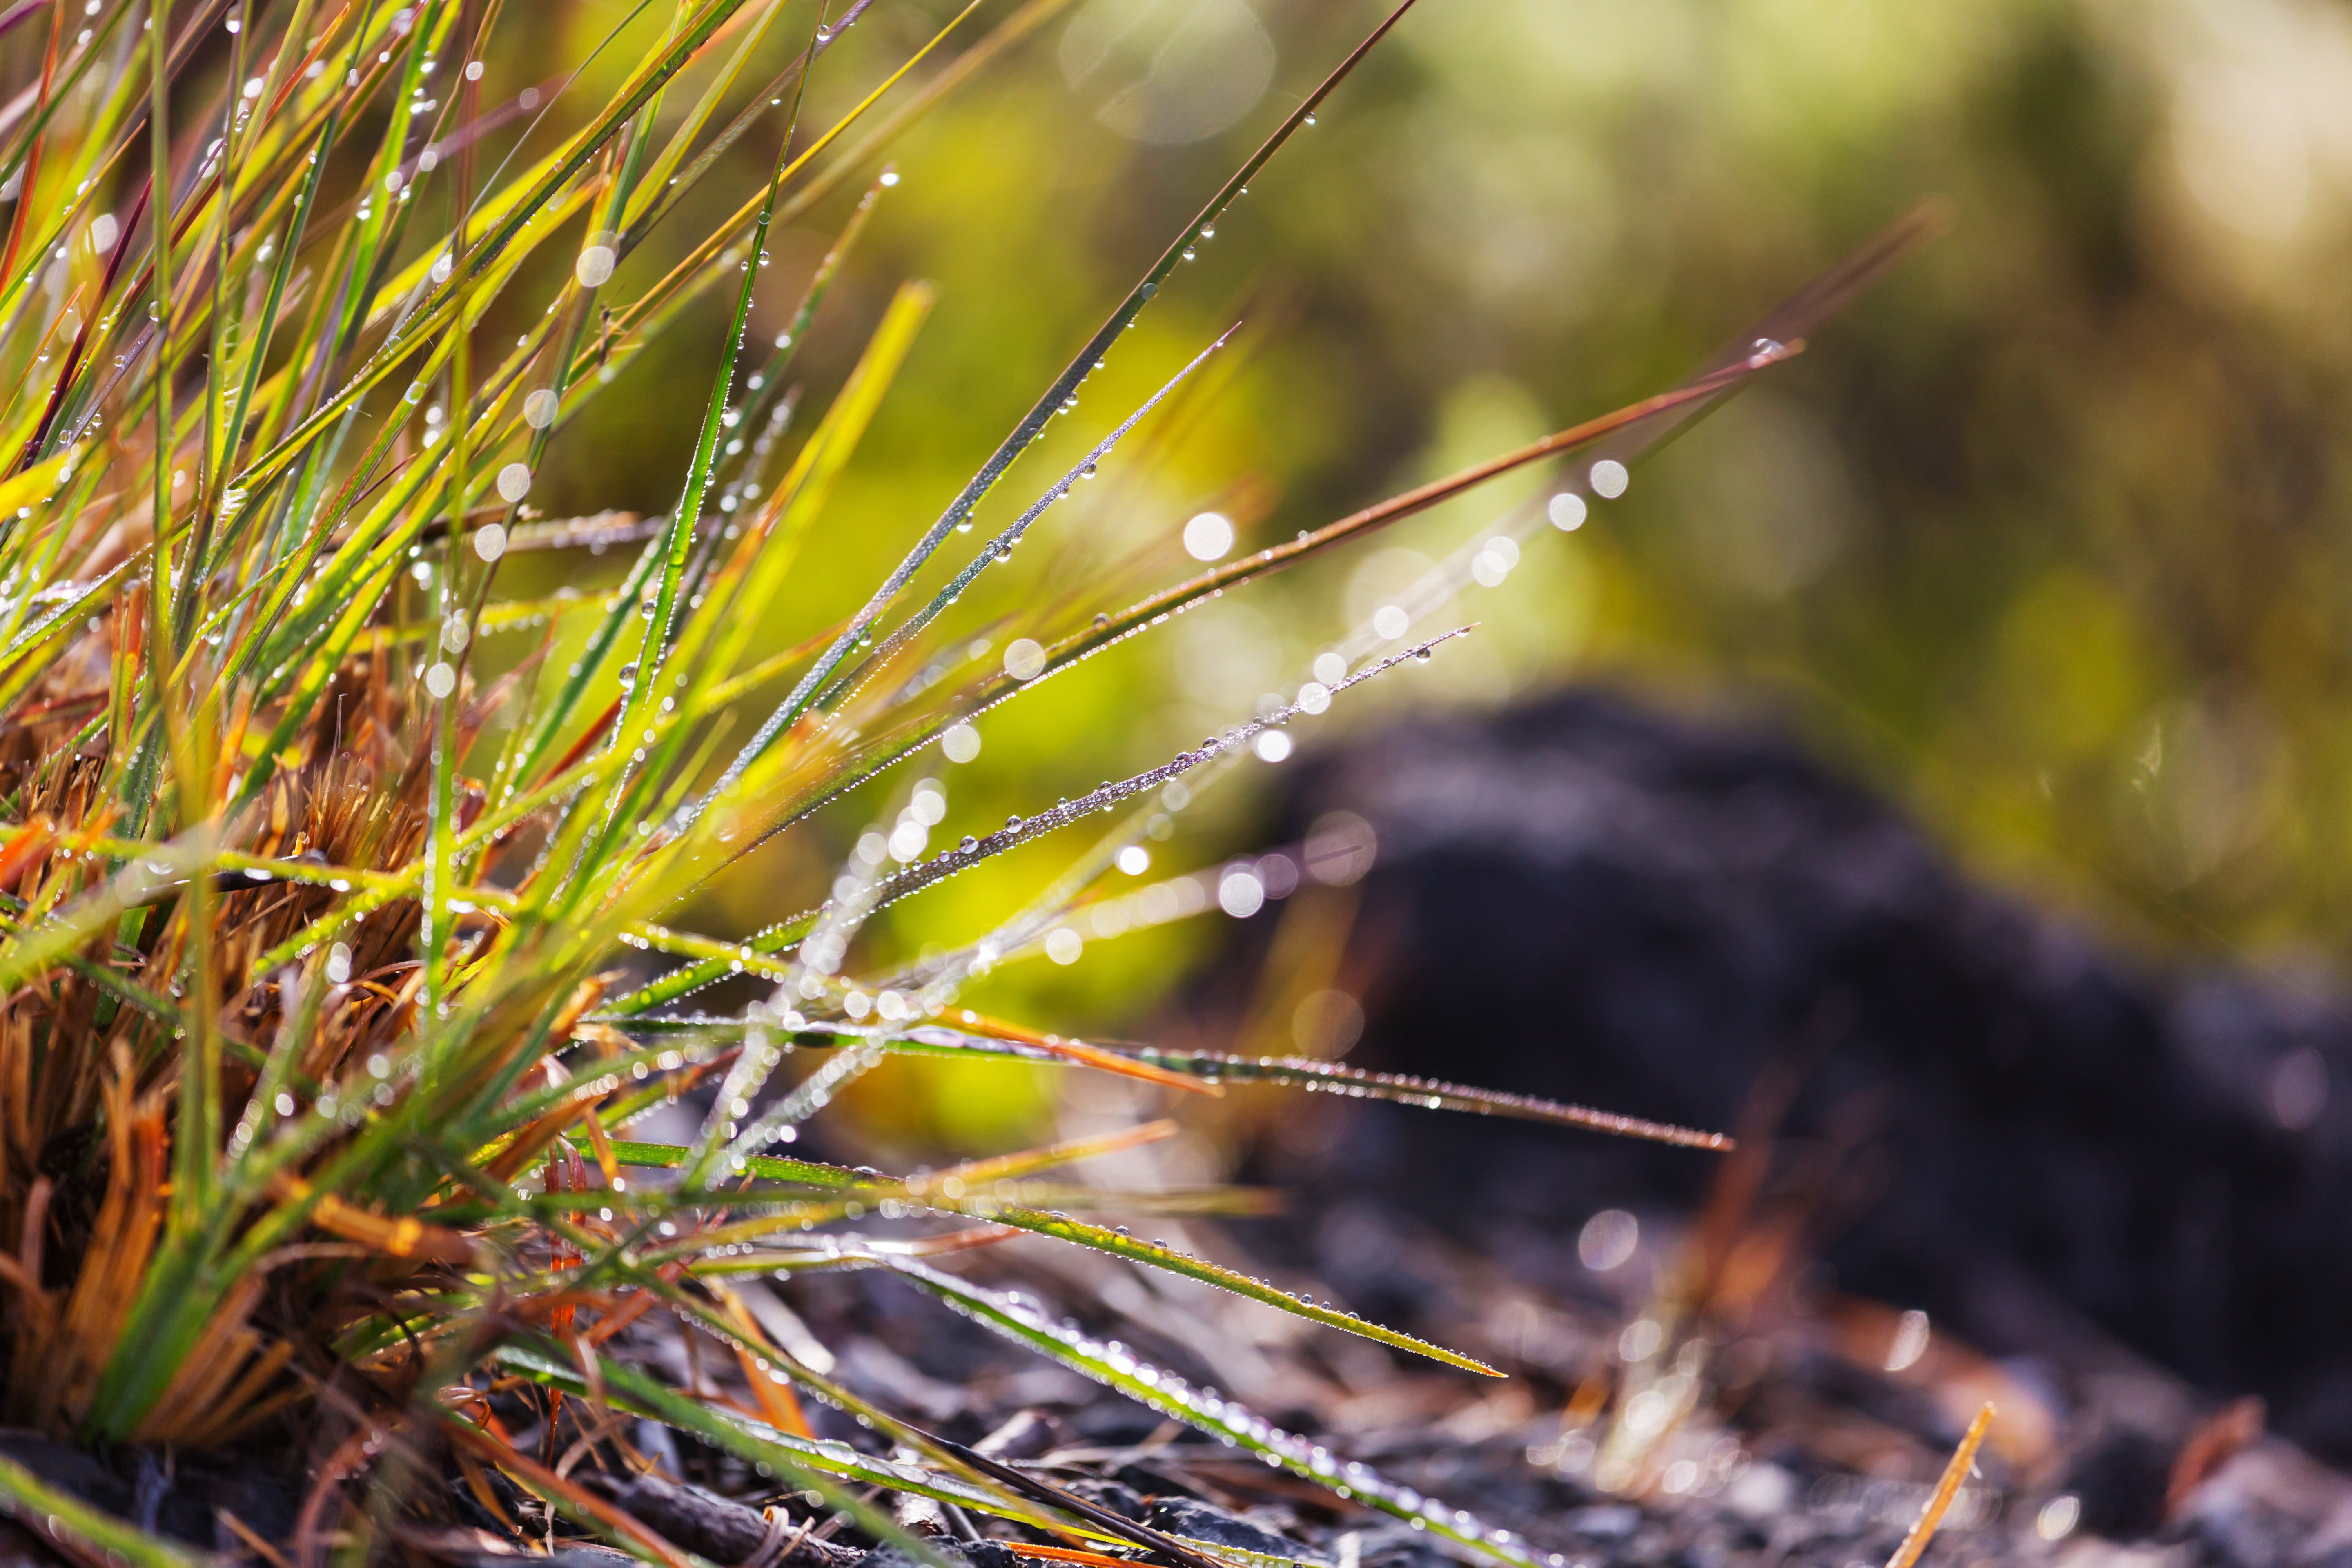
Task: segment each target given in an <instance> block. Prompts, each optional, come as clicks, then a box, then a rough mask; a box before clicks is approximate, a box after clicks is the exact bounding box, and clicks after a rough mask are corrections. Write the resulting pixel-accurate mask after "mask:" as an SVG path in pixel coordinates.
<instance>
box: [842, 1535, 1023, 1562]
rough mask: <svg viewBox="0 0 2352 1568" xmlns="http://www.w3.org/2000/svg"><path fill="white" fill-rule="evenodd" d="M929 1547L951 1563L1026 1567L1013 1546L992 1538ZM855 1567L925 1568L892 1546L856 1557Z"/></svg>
mask: <svg viewBox="0 0 2352 1568" xmlns="http://www.w3.org/2000/svg"><path fill="white" fill-rule="evenodd" d="M929 1545H930V1546H931V1548H932V1550H934V1551H936V1552H939V1554H940V1556H942V1557H944V1558H946V1559H947V1560H948V1561H949V1562H950V1563H959V1564H964V1565H966V1568H1025V1565H1024V1563H1022V1560H1021V1559H1020V1558H1019V1557H1018V1556H1017V1555H1015V1554H1014V1552H1013V1550H1012V1548H1010V1547H1008V1546H1005V1545H1003V1544H1002V1543H1000V1542H994V1541H947V1540H938V1541H933V1542H929ZM858 1568H925V1565H924V1564H922V1563H917V1562H916V1561H915V1560H914V1559H913V1558H912V1557H909V1556H908V1555H907V1554H906V1553H905V1552H901V1551H899V1550H898V1548H897V1547H895V1546H877V1547H876V1548H875V1549H874V1550H873V1551H871V1552H867V1553H866V1555H865V1556H864V1557H862V1558H860V1559H859V1560H858Z"/></svg>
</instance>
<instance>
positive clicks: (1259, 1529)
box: [1143, 1498, 1321, 1557]
mask: <svg viewBox="0 0 2352 1568" xmlns="http://www.w3.org/2000/svg"><path fill="white" fill-rule="evenodd" d="M1143 1522H1144V1523H1146V1524H1148V1525H1150V1526H1151V1527H1152V1528H1153V1529H1154V1530H1164V1531H1167V1532H1168V1533H1169V1534H1171V1535H1181V1536H1185V1537H1188V1538H1190V1539H1192V1540H1193V1541H1200V1542H1207V1543H1208V1544H1209V1545H1211V1546H1231V1547H1234V1548H1236V1549H1238V1550H1240V1551H1243V1552H1264V1553H1265V1554H1267V1555H1269V1556H1274V1557H1306V1556H1320V1555H1321V1553H1319V1552H1310V1551H1309V1549H1308V1548H1307V1547H1304V1546H1301V1545H1300V1544H1299V1543H1298V1542H1296V1541H1293V1540H1291V1539H1290V1538H1289V1537H1288V1536H1286V1535H1283V1534H1281V1533H1279V1532H1278V1531H1272V1530H1268V1529H1267V1528H1266V1527H1265V1526H1264V1525H1262V1524H1259V1523H1257V1522H1256V1521H1253V1520H1248V1519H1244V1518H1243V1517H1242V1516H1241V1515H1240V1514H1237V1513H1234V1512H1233V1511H1232V1510H1228V1509H1222V1508H1219V1507H1218V1506H1217V1505H1216V1504H1214V1503H1213V1502H1202V1501H1200V1500H1197V1499H1193V1498H1159V1499H1155V1500H1153V1502H1152V1504H1151V1508H1150V1511H1149V1512H1148V1513H1146V1514H1145V1515H1144V1520H1143Z"/></svg>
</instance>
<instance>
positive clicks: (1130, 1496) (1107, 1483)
mask: <svg viewBox="0 0 2352 1568" xmlns="http://www.w3.org/2000/svg"><path fill="white" fill-rule="evenodd" d="M1055 1485H1057V1486H1059V1487H1061V1488H1062V1489H1063V1490H1065V1491H1067V1492H1071V1493H1073V1494H1075V1495H1076V1496H1078V1497H1082V1498H1084V1499H1086V1500H1087V1501H1088V1502H1090V1503H1092V1504H1094V1505H1095V1506H1096V1507H1097V1508H1099V1509H1107V1510H1109V1511H1110V1512H1112V1513H1115V1514H1117V1515H1118V1516H1119V1517H1120V1518H1121V1519H1131V1520H1134V1521H1137V1522H1139V1523H1140V1522H1142V1521H1143V1519H1144V1517H1145V1514H1146V1513H1147V1511H1148V1510H1147V1508H1146V1505H1145V1503H1144V1500H1143V1498H1142V1496H1141V1495H1140V1494H1139V1493H1138V1492H1137V1491H1136V1489H1134V1488H1133V1487H1130V1486H1128V1485H1126V1484H1125V1483H1124V1482H1121V1481H1116V1480H1111V1479H1107V1478H1103V1477H1097V1476H1079V1477H1076V1478H1074V1479H1062V1478H1060V1477H1056V1478H1055Z"/></svg>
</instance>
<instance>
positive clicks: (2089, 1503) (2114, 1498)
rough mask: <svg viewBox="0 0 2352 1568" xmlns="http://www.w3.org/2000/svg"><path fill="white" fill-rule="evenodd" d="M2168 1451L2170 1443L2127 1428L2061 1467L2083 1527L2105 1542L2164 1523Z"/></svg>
mask: <svg viewBox="0 0 2352 1568" xmlns="http://www.w3.org/2000/svg"><path fill="white" fill-rule="evenodd" d="M2172 1456H2173V1448H2172V1447H2171V1446H2170V1445H2168V1444H2166V1443H2161V1442H2158V1440H2157V1439H2156V1438H2154V1437H2152V1436H2148V1435H2147V1433H2144V1432H2135V1431H2132V1430H2130V1429H2129V1428H2119V1429H2117V1430H2116V1431H2113V1432H2109V1433H2107V1434H2106V1435H2105V1436H2102V1437H2101V1438H2100V1439H2099V1440H2098V1441H2096V1442H2095V1443H2094V1444H2092V1445H2091V1446H2090V1447H2088V1448H2087V1449H2086V1450H2085V1451H2084V1453H2083V1454H2082V1455H2081V1456H2080V1457H2079V1458H2076V1459H2075V1461H2074V1464H2073V1465H2072V1466H2070V1467H2069V1468H2068V1469H2067V1472H2066V1482H2065V1489H2066V1490H2068V1491H2070V1492H2073V1493H2074V1496H2075V1498H2076V1499H2077V1500H2079V1501H2080V1502H2081V1503H2082V1507H2083V1513H2082V1524H2083V1528H2084V1529H2085V1530H2088V1531H2091V1532H2092V1533H2093V1534H2095V1535H2103V1536H2105V1537H2106V1538H2107V1539H2109V1540H2110V1541H2133V1540H2137V1539H2138V1538H2139V1537H2141V1536H2144V1535H2151V1534H2153V1533H2155V1532H2156V1531H2157V1530H2158V1528H2159V1527H2161V1526H2162V1525H2163V1523H2164V1494H2165V1489H2166V1487H2167V1486H2168V1484H2169V1483H2170V1481H2171V1479H2172Z"/></svg>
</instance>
